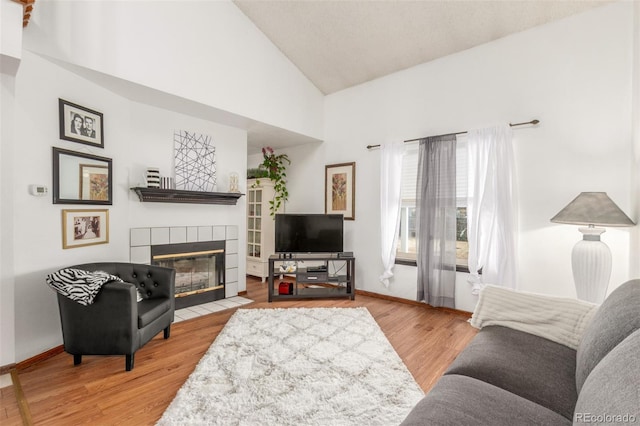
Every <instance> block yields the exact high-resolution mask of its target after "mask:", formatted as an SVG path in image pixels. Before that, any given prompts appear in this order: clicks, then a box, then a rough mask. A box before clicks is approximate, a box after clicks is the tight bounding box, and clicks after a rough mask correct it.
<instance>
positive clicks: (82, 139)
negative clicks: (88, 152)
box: [58, 99, 104, 148]
mask: <svg viewBox="0 0 640 426" xmlns="http://www.w3.org/2000/svg"><path fill="white" fill-rule="evenodd" d="M58 110H59V118H60V139H63V140H66V141H71V142H78V143H83V144H85V145H91V146H95V147H98V148H104V120H103V115H102V113H101V112H98V111H94V110H91V109H89V108H85V107H83V106H80V105H77V104H74V103H71V102H69V101H65V100H64V99H58Z"/></svg>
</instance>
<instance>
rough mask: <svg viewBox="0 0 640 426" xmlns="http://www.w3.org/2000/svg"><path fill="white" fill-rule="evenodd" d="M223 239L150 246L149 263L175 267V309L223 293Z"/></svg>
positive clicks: (222, 295) (219, 296) (223, 295)
mask: <svg viewBox="0 0 640 426" xmlns="http://www.w3.org/2000/svg"><path fill="white" fill-rule="evenodd" d="M224 258H225V242H224V241H205V242H195V243H181V244H163V245H153V246H151V263H152V264H153V265H158V266H164V267H167V268H173V269H175V270H176V309H180V308H185V307H187V306H193V305H198V304H201V303H206V302H211V301H214V300H219V299H224V297H225V290H224V285H225V266H224Z"/></svg>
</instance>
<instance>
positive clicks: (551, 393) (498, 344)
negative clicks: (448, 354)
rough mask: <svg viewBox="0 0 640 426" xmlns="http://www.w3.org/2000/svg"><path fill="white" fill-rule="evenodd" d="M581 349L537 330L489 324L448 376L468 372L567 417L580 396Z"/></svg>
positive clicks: (467, 373) (451, 368) (569, 416)
mask: <svg viewBox="0 0 640 426" xmlns="http://www.w3.org/2000/svg"><path fill="white" fill-rule="evenodd" d="M575 366H576V351H575V350H573V349H571V348H569V347H567V346H564V345H561V344H559V343H555V342H552V341H551V340H547V339H544V338H542V337H539V336H535V335H533V334H529V333H525V332H522V331H518V330H513V329H511V328H506V327H501V326H490V327H485V328H483V329H482V330H480V332H479V333H478V334H477V335H476V336H475V337H474V338H473V340H472V341H471V342H470V343H469V345H468V346H467V347H466V348H465V350H464V351H462V353H460V355H458V357H457V358H456V360H455V361H454V362H453V363H452V364H451V366H450V367H449V369H448V370H447V371H446V372H445V374H458V375H463V376H469V377H473V378H476V379H478V380H481V381H483V382H487V383H490V384H492V385H494V386H497V387H499V388H502V389H504V390H507V391H509V392H511V393H513V394H515V395H518V396H521V397H523V398H525V399H528V400H530V401H532V402H534V403H536V404H539V405H541V406H543V407H546V408H548V409H550V410H552V411H555V412H556V413H559V414H561V415H562V416H564V417H566V418H567V419H571V418H572V417H573V409H574V407H575V403H576V400H577V398H578V395H577V392H576V385H575Z"/></svg>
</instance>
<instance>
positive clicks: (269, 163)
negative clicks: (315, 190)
mask: <svg viewBox="0 0 640 426" xmlns="http://www.w3.org/2000/svg"><path fill="white" fill-rule="evenodd" d="M262 156H263V157H264V159H263V160H262V164H260V165H259V166H258V169H259V170H264V171H266V173H267V175H266V177H268V178H269V179H271V180H272V181H273V189H274V190H275V195H274V197H273V200H269V211H270V212H271V216H275V214H276V212H277V211H278V210H280V207H281V206H282V204H283V203H285V202H286V201H287V200H288V199H289V192H288V191H287V179H286V178H287V173H286V168H287V165H288V164H291V160H289V157H288V156H287V154H279V155H276V154H275V152H274V151H273V148H271V147H270V146H267V147H265V148H262ZM256 185H260V181H259V180H256Z"/></svg>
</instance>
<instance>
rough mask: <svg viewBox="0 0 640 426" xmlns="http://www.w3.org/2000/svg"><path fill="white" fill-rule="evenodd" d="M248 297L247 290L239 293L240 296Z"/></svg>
mask: <svg viewBox="0 0 640 426" xmlns="http://www.w3.org/2000/svg"><path fill="white" fill-rule="evenodd" d="M246 295H247V290H244V291H239V292H238V296H246Z"/></svg>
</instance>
